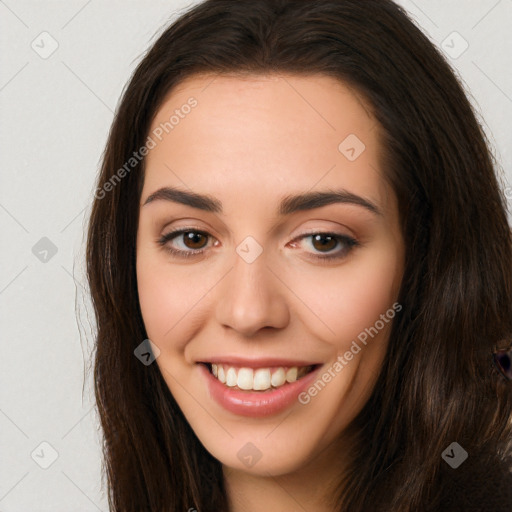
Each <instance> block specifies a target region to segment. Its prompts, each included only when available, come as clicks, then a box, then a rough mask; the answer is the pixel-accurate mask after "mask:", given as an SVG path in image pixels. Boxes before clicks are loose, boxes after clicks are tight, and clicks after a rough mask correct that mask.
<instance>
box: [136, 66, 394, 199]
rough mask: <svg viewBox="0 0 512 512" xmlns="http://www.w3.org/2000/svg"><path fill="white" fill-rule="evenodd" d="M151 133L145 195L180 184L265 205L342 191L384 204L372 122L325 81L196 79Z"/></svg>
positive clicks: (351, 97) (356, 100)
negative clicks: (257, 197) (250, 196)
mask: <svg viewBox="0 0 512 512" xmlns="http://www.w3.org/2000/svg"><path fill="white" fill-rule="evenodd" d="M192 104H194V105H195V106H194V107H193V108H189V107H188V106H187V105H192ZM170 121H171V122H170ZM154 133H158V134H159V137H160V138H161V140H158V137H157V138H155V137H154V136H153V138H155V141H156V146H155V148H154V149H152V150H151V151H150V153H149V154H148V157H147V171H146V179H145V189H146V190H147V189H154V188H157V187H159V186H165V185H169V186H171V185H176V184H179V185H181V186H183V185H185V186H186V187H188V188H191V189H193V190H194V191H198V192H208V193H211V194H212V195H216V196H219V197H222V196H223V191H227V188H226V187H229V191H231V193H232V192H233V191H234V190H236V191H238V193H240V194H242V195H243V194H246V193H250V192H251V191H253V192H254V191H256V190H257V191H259V192H261V193H262V194H264V195H266V196H268V197H270V196H271V195H276V192H277V191H279V190H283V189H286V190H287V191H288V192H289V191H291V190H294V191H295V190H296V191H301V192H304V191H305V190H311V189H314V188H315V187H316V186H317V185H318V187H321V188H329V187H333V188H334V187H335V188H339V187H340V186H341V187H344V188H348V189H352V190H350V191H351V192H355V193H358V194H362V195H366V196H367V197H369V198H371V199H372V200H373V201H374V202H377V203H379V204H380V205H381V206H382V208H383V209H385V208H386V205H387V203H388V199H389V189H388V187H387V185H386V183H385V180H383V176H382V170H381V169H380V163H379V160H380V141H379V126H378V123H377V122H376V120H375V118H374V117H373V116H372V114H371V111H370V108H369V106H368V105H367V104H366V103H365V102H364V100H363V99H362V98H361V96H360V95H359V94H357V92H355V91H354V90H353V89H351V88H350V87H348V86H347V85H345V84H343V83H341V82H340V81H338V80H335V79H334V78H331V77H327V76H323V75H311V76H297V75H264V76H263V75H247V76H234V75H196V76H192V77H189V78H188V79H186V80H185V81H183V82H182V83H180V84H179V85H178V86H177V87H175V88H174V89H173V90H172V91H171V92H170V93H169V94H168V95H167V97H166V99H165V101H164V102H163V103H162V105H161V107H160V109H159V110H158V112H157V114H156V115H155V117H154V119H153V122H152V125H151V129H150V136H151V134H154ZM180 182H181V183H180ZM148 191H149V192H151V190H148ZM223 202H227V200H226V201H223Z"/></svg>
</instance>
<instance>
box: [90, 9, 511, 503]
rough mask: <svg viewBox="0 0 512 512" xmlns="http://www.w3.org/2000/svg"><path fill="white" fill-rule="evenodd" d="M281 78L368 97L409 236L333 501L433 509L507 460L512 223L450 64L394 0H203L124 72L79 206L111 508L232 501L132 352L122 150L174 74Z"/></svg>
mask: <svg viewBox="0 0 512 512" xmlns="http://www.w3.org/2000/svg"><path fill="white" fill-rule="evenodd" d="M280 72H283V73H285V72H286V73H295V74H299V75H306V74H313V73H319V74H323V75H328V76H331V77H334V78H336V79H338V80H341V81H342V82H344V83H346V84H349V85H350V86H352V87H353V88H355V90H357V91H358V92H359V93H360V94H361V95H362V96H363V97H364V98H366V100H367V103H368V105H369V106H370V108H371V109H372V112H373V115H374V116H375V118H376V119H377V120H378V122H379V123H380V125H381V128H382V133H383V134H384V136H383V141H382V154H381V158H382V163H383V169H385V170H386V173H387V179H388V180H389V182H390V183H391V185H392V187H393V189H394V191H395V193H396V195H397V198H398V202H399V211H400V216H401V224H402V231H403V236H404V240H405V243H406V267H405V273H404V278H403V282H402V287H401V291H400V296H399V302H400V304H402V306H403V310H402V313H401V315H399V316H397V317H396V319H395V322H394V324H393V329H392V332H391V336H390V343H389V349H388V353H387V356H386V359H385V362H384V364H383V367H382V370H381V374H380V376H379V380H378V382H377V385H376V386H375V389H374V392H373V395H372V396H371V398H370V400H369V401H368V403H367V404H366V406H365V407H364V409H363V410H362V412H361V413H360V414H359V415H358V417H357V418H356V419H355V420H354V422H353V426H354V427H355V428H356V430H357V432H358V441H357V446H354V454H355V459H354V463H353V465H352V466H351V470H350V471H349V472H348V473H347V474H346V476H345V479H344V481H343V482H340V484H339V490H338V491H337V493H336V496H334V497H333V503H335V504H336V505H335V507H334V508H335V509H337V510H347V511H348V510H350V511H351V512H371V511H374V510H382V511H388V512H391V511H393V512H397V511H408V510H415V511H421V510H441V509H442V506H443V504H444V505H446V503H447V501H446V500H447V499H448V498H447V496H448V495H449V494H450V492H451V493H452V495H453V493H454V492H455V491H454V489H456V487H457V485H459V484H460V482H462V481H463V480H464V478H465V477H462V478H463V479H462V480H460V478H459V480H457V478H456V477H455V476H454V475H457V477H460V476H461V475H466V476H468V475H472V474H474V472H475V471H477V470H478V469H483V470H484V471H487V468H491V469H494V470H495V471H496V468H499V467H501V466H500V465H502V464H503V461H504V460H505V458H506V456H508V455H509V454H510V450H511V446H510V439H511V429H512V427H511V415H512V396H511V395H512V392H511V385H510V383H509V382H508V381H507V380H506V379H505V378H504V377H503V376H502V375H501V374H500V373H499V372H498V371H496V370H495V368H494V366H493V359H492V354H493V352H494V351H495V350H497V349H498V348H508V347H509V345H510V339H511V336H512V242H511V233H510V227H509V225H508V222H507V216H506V201H505V197H504V195H503V193H502V192H501V191H500V187H499V183H498V179H497V177H496V174H495V168H497V165H496V162H494V160H493V157H492V155H491V153H490V151H489V146H488V143H487V141H486V138H485V135H484V133H483V131H482V129H481V127H480V125H479V124H478V122H477V120H476V116H475V114H474V112H473V110H472V107H471V105H470V103H469V101H468V99H467V98H466V96H465V94H464V91H463V88H462V87H461V85H460V84H459V82H458V80H457V79H456V77H455V76H454V73H453V72H452V70H451V68H450V66H449V65H448V64H447V62H446V61H445V59H444V58H443V57H442V55H441V54H440V53H439V51H438V50H437V49H436V48H435V47H434V46H433V44H432V43H431V42H430V41H429V39H428V38H427V37H426V36H425V35H424V34H423V33H422V32H421V31H420V29H419V28H418V27H416V25H415V24H414V23H413V22H412V21H411V20H410V19H409V18H408V16H407V15H406V13H405V12H404V11H403V10H402V9H401V8H400V7H399V6H397V5H396V4H395V3H393V2H392V1H391V0H365V1H364V2H363V1H361V0H316V1H314V2H311V1H305V0H237V1H232V0H208V1H205V2H203V3H201V4H199V5H196V6H195V7H193V8H192V9H190V10H189V11H188V12H186V13H185V14H183V15H182V16H181V17H180V18H179V19H178V20H177V21H176V22H174V23H173V24H172V25H171V26H170V27H169V28H167V29H166V30H165V31H164V32H163V33H162V35H161V36H160V37H159V38H158V40H157V41H156V42H155V43H154V45H153V46H152V47H151V48H150V49H149V51H148V52H147V53H146V55H145V56H144V58H143V59H142V61H141V62H140V64H139V65H138V67H137V69H136V70H135V72H134V74H133V76H132V78H131V80H130V82H129V84H128V86H127V88H126V89H125V91H124V94H123V97H122V99H121V101H120V103H119V106H118V109H117V112H116V116H115V120H114V122H113V125H112V128H111V131H110V134H109V138H108V142H107V146H106V150H105V153H104V158H103V164H102V168H101V173H100V176H99V178H98V192H97V193H96V198H95V201H94V204H93V209H92V214H91V217H90V225H89V232H88V242H87V243H88V245H87V271H88V279H89V284H90V290H91V295H92V300H93V304H94V308H95V314H96V320H97V338H96V353H95V366H94V378H95V393H96V400H97V406H98V410H99V415H100V419H101V426H102V429H103V434H104V447H103V451H104V470H105V473H106V478H107V483H108V499H109V504H110V507H111V510H115V511H122V512H129V511H136V512H141V511H158V512H160V511H187V510H189V509H190V508H194V509H197V510H198V511H199V512H206V511H226V512H227V510H228V505H227V503H228V501H227V496H226V491H225V487H224V483H223V476H222V468H221V464H220V462H219V461H217V460H216V459H214V458H213V457H212V456H211V455H210V454H209V453H208V452H207V451H206V450H205V448H204V447H203V446H202V445H201V443H200V442H199V440H198V439H197V437H196V436H195V434H194V432H193V430H192V429H191V428H190V426H189V424H188V423H187V421H186V419H185V418H184V416H183V414H182V412H181V410H180V409H179V407H178V405H177V404H176V402H175V400H174V399H173V397H172V395H171V393H170V391H169V389H168V387H167V385H166V384H165V381H164V380H163V378H162V375H161V374H160V371H159V369H158V366H157V365H156V364H152V365H149V366H145V365H143V364H141V363H140V361H139V360H138V359H137V358H136V357H135V356H134V354H133V351H134V349H135V348H136V347H137V346H138V345H139V344H140V343H141V342H142V341H143V340H144V339H146V338H147V336H146V332H145V328H144V323H143V320H142V316H141V313H140V308H139V302H138V296H137V278H136V271H135V248H136V232H137V225H138V207H139V201H140V194H141V189H142V184H143V180H144V163H145V162H144V159H143V158H141V159H140V161H137V162H135V163H134V162H132V163H133V164H134V165H132V166H131V167H130V168H129V169H127V168H126V162H128V161H130V158H132V157H133V153H134V152H136V151H138V150H139V148H141V147H143V146H144V145H145V144H146V140H147V137H148V131H149V128H150V125H151V122H152V119H153V117H154V116H155V113H156V112H157V110H158V108H159V106H160V105H161V104H162V101H163V99H164V98H165V97H166V95H167V94H168V93H169V91H171V90H172V89H173V87H175V86H176V85H177V84H178V83H179V82H180V81H181V80H183V79H184V78H187V77H190V76H192V75H193V74H196V73H212V74H222V73H230V74H237V73H249V74H261V73H264V74H268V73H280ZM123 166H125V172H124V173H120V172H119V170H120V169H121V168H123ZM107 183H110V186H107ZM453 442H457V443H458V444H459V445H460V446H461V447H462V448H463V449H464V450H465V451H466V452H467V453H468V454H469V458H468V461H466V462H465V463H464V464H462V465H461V466H460V468H459V469H457V470H453V469H452V468H450V467H449V466H448V464H447V463H446V462H445V461H444V460H443V458H442V454H443V452H444V450H446V449H447V447H449V446H450V445H451V443H453ZM337 459H338V455H333V464H335V462H336V460H337ZM505 472H506V470H504V472H503V473H500V472H499V471H498V472H497V473H495V474H498V475H504V474H505ZM475 474H476V473H475ZM448 481H449V482H450V483H449V484H447V483H446V482H448ZM501 481H503V478H502V479H501ZM457 482H459V484H458V483H457ZM490 483H492V482H487V483H486V484H485V485H487V486H489V485H490ZM447 485H449V486H451V487H450V489H449V490H447ZM472 485H474V484H472ZM497 492H498V493H499V492H501V491H499V490H498V491H497ZM427 504H428V506H427ZM430 507H432V508H430ZM436 507H437V508H436ZM454 510H455V508H454ZM494 510H499V509H498V508H496V509H494Z"/></svg>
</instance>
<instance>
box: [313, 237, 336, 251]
mask: <svg viewBox="0 0 512 512" xmlns="http://www.w3.org/2000/svg"><path fill="white" fill-rule="evenodd" d="M337 244H338V238H337V237H335V236H331V235H325V234H318V235H314V236H313V237H312V245H313V247H314V248H315V249H316V250H317V251H320V252H324V251H325V252H329V251H332V250H333V249H334V248H335V247H336V245H337Z"/></svg>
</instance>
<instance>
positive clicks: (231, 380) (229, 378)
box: [226, 368, 237, 388]
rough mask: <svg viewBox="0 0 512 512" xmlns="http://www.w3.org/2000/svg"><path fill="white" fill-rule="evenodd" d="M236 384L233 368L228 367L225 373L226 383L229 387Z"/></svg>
mask: <svg viewBox="0 0 512 512" xmlns="http://www.w3.org/2000/svg"><path fill="white" fill-rule="evenodd" d="M236 384H237V375H236V370H235V369H234V368H229V369H228V371H227V373H226V385H227V386H229V387H230V388H234V387H235V386H236Z"/></svg>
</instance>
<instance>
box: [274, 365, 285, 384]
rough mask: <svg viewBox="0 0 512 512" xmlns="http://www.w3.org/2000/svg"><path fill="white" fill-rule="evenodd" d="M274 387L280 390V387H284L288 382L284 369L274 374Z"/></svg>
mask: <svg viewBox="0 0 512 512" xmlns="http://www.w3.org/2000/svg"><path fill="white" fill-rule="evenodd" d="M271 382H272V386H274V387H275V388H278V387H279V386H282V385H283V384H284V383H285V382H286V375H285V373H284V369H283V368H279V369H278V370H277V371H276V372H274V373H273V374H272V379H271Z"/></svg>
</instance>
